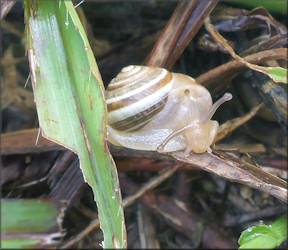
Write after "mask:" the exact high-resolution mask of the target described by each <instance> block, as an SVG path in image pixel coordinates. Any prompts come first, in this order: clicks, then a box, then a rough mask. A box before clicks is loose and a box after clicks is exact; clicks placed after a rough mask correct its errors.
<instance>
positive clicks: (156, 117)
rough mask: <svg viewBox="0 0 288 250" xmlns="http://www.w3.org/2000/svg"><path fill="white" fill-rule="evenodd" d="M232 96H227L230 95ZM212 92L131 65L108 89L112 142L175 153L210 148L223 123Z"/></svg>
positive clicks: (175, 76) (185, 79)
mask: <svg viewBox="0 0 288 250" xmlns="http://www.w3.org/2000/svg"><path fill="white" fill-rule="evenodd" d="M225 95H226V96H225ZM225 95H224V96H223V97H222V98H221V99H220V100H218V101H217V102H216V103H215V104H212V98H211V95H210V93H209V92H208V90H207V89H205V88H204V87H202V86H201V85H199V84H197V83H196V81H195V80H194V79H193V78H192V77H189V76H187V75H184V74H179V73H170V72H169V71H167V70H166V69H162V68H151V67H146V66H128V67H125V68H123V69H122V71H121V72H120V73H119V74H118V75H117V76H116V78H114V79H113V80H112V81H111V82H110V84H109V85H108V88H107V90H106V103H107V109H108V117H107V121H108V125H107V131H108V140H109V141H110V142H111V143H112V144H114V145H118V146H124V147H127V148H132V149H136V150H153V151H156V150H158V151H161V152H173V151H177V150H185V154H186V155H188V154H189V153H190V151H191V150H193V151H194V152H195V153H203V152H206V151H207V150H209V148H210V145H211V144H212V142H213V140H214V137H215V136H216V133H217V129H218V127H219V124H218V122H217V121H213V120H211V117H212V116H213V114H214V112H215V111H216V109H217V108H218V107H219V105H220V104H221V103H223V102H224V101H227V100H230V99H231V94H228V93H227V94H225Z"/></svg>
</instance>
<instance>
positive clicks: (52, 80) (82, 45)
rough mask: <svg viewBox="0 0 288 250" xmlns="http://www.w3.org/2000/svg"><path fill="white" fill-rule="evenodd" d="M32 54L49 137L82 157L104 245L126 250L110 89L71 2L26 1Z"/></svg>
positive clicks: (40, 114) (37, 93)
mask: <svg viewBox="0 0 288 250" xmlns="http://www.w3.org/2000/svg"><path fill="white" fill-rule="evenodd" d="M25 15H26V27H27V38H28V55H29V62H30V69H31V79H32V85H33V92H34V98H35V102H36V106H37V112H38V117H39V124H40V127H41V131H42V134H43V136H45V137H47V138H48V139H50V140H53V141H55V142H57V143H59V144H61V145H63V146H65V147H67V148H69V149H71V150H72V151H74V152H75V153H77V154H78V157H79V159H80V165H81V169H82V171H83V175H84V178H85V180H86V181H87V182H88V184H89V185H90V186H91V187H92V189H93V192H94V197H95V201H96V203H97V206H98V214H99V218H100V225H101V229H102V231H103V234H104V245H103V246H104V247H105V248H115V247H117V246H119V247H125V246H126V230H125V223H124V215H123V208H122V203H121V193H120V189H119V183H118V177H117V171H116V167H115V164H114V162H113V159H112V157H111V155H110V153H109V150H108V148H107V145H106V126H105V124H106V105H105V101H104V88H103V84H102V80H101V77H100V74H99V71H98V68H97V64H96V61H95V58H94V56H93V53H92V50H91V47H90V45H89V43H88V40H87V37H86V35H85V32H84V30H83V27H82V25H81V23H80V21H79V19H78V16H77V14H76V12H75V10H74V6H73V4H72V3H71V2H70V1H59V2H58V1H26V3H25Z"/></svg>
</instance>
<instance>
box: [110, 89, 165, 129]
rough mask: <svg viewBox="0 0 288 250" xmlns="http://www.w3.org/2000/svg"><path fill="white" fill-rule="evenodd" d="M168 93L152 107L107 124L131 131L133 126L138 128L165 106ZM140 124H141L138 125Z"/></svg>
mask: <svg viewBox="0 0 288 250" xmlns="http://www.w3.org/2000/svg"><path fill="white" fill-rule="evenodd" d="M167 98H168V94H167V96H165V98H163V99H162V100H161V101H160V102H158V103H156V104H155V105H153V106H152V107H150V108H148V109H146V110H144V111H142V112H140V113H139V114H137V115H135V116H133V117H128V118H126V119H124V120H122V121H118V122H114V123H112V124H109V125H110V126H111V127H112V128H114V129H116V130H119V131H125V130H127V131H128V130H129V131H133V130H134V129H133V128H134V127H135V129H138V128H140V127H143V126H144V125H146V124H147V123H148V122H149V121H150V118H152V117H153V116H155V115H156V114H158V113H159V112H160V111H161V110H162V109H163V108H164V106H165V104H166V102H167ZM140 124H141V125H140Z"/></svg>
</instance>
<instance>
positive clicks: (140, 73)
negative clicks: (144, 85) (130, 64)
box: [107, 66, 151, 91]
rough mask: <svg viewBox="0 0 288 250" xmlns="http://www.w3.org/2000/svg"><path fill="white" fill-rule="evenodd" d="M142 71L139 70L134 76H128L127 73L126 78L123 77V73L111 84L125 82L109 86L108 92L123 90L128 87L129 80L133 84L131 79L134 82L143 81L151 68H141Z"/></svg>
mask: <svg viewBox="0 0 288 250" xmlns="http://www.w3.org/2000/svg"><path fill="white" fill-rule="evenodd" d="M141 68H142V69H139V70H138V71H137V72H136V73H134V74H131V75H128V74H127V72H125V77H122V75H123V74H122V71H121V72H120V73H119V74H118V75H117V76H116V77H115V78H113V79H112V80H111V82H110V83H115V82H117V81H119V80H120V81H123V82H122V83H121V84H117V85H111V84H109V85H108V87H107V90H108V91H112V90H115V89H119V88H122V87H123V86H125V85H127V80H128V83H130V82H131V79H132V80H133V81H139V80H140V79H142V78H143V77H144V76H145V75H146V74H147V72H148V71H149V70H151V69H149V67H144V66H141ZM124 80H126V81H124Z"/></svg>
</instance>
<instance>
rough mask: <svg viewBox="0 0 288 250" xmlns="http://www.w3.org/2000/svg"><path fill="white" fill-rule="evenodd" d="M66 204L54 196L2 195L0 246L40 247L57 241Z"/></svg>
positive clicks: (54, 243)
mask: <svg viewBox="0 0 288 250" xmlns="http://www.w3.org/2000/svg"><path fill="white" fill-rule="evenodd" d="M64 209H65V205H64V204H63V203H62V202H58V201H57V202H56V201H53V200H21V199H18V200H17V199H3V200H2V201H1V247H2V248H43V247H46V246H48V245H49V246H51V245H54V246H55V245H56V243H57V241H56V240H55V239H53V238H55V237H58V238H59V237H60V236H62V235H63V232H61V230H62V229H61V223H62V219H63V210H64Z"/></svg>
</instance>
